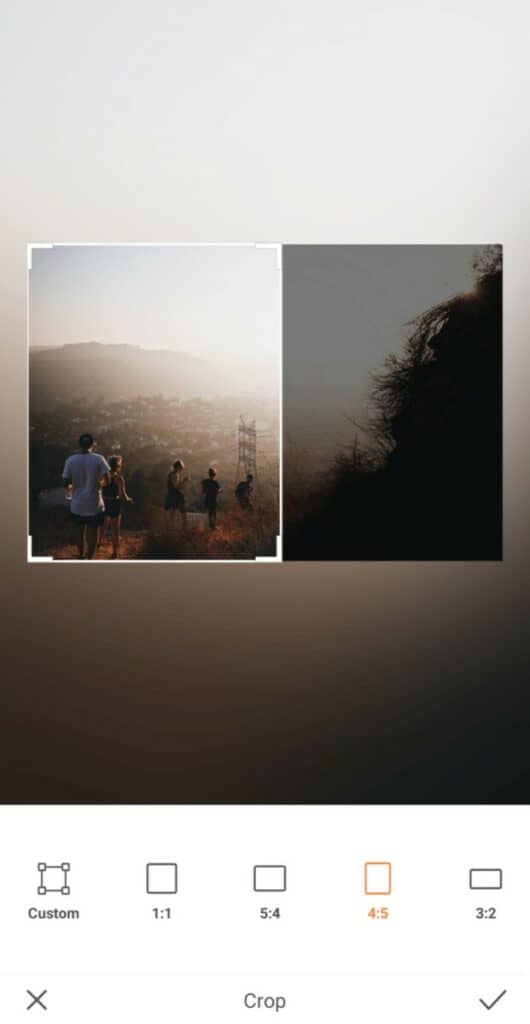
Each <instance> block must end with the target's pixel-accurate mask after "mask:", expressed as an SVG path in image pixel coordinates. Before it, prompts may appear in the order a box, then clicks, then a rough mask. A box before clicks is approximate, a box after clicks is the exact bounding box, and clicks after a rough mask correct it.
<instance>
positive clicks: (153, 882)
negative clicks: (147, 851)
mask: <svg viewBox="0 0 530 1024" xmlns="http://www.w3.org/2000/svg"><path fill="white" fill-rule="evenodd" d="M146 890H147V892H148V893H151V894H152V895H153V896H174V895H175V893H176V892H177V891H178V868H177V865H176V864H148V865H147V867H146Z"/></svg>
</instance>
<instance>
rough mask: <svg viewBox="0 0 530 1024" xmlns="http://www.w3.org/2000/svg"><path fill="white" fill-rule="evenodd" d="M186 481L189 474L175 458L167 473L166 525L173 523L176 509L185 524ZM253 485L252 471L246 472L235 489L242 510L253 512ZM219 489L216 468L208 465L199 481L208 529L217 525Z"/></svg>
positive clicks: (180, 461)
mask: <svg viewBox="0 0 530 1024" xmlns="http://www.w3.org/2000/svg"><path fill="white" fill-rule="evenodd" d="M187 483H189V476H188V475H187V473H186V467H185V465H184V463H183V461H182V459H177V460H176V462H174V463H173V469H172V470H171V472H169V473H168V475H167V494H166V500H165V503H164V508H165V509H166V512H167V517H168V527H171V526H172V525H173V524H174V520H175V515H176V512H177V511H179V512H180V513H181V515H182V522H183V525H184V526H186V522H187V518H186V516H187V502H186V495H185V490H184V489H185V487H186V484H187ZM253 485H254V477H253V475H252V473H247V476H246V477H245V479H244V480H241V481H240V482H239V483H238V485H237V487H236V489H235V496H236V500H237V502H238V504H239V507H240V508H241V509H242V510H243V511H244V512H253V510H254V505H253V502H252V491H253ZM221 490H222V488H221V485H220V483H219V481H218V480H217V470H216V469H214V468H213V466H210V469H209V470H208V476H207V477H206V479H205V480H202V481H201V491H202V497H203V501H204V507H205V509H206V511H207V513H208V525H209V527H210V530H215V528H216V525H217V508H218V505H219V495H220V493H221Z"/></svg>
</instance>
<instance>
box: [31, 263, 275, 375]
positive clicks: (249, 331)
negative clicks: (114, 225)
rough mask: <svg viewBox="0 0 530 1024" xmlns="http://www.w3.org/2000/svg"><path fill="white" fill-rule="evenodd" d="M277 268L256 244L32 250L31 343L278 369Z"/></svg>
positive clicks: (33, 344) (34, 344)
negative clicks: (250, 361) (264, 363)
mask: <svg viewBox="0 0 530 1024" xmlns="http://www.w3.org/2000/svg"><path fill="white" fill-rule="evenodd" d="M276 259H277V254H276V252H275V251H274V250H271V249H257V248H256V247H255V246H251V245H249V246H209V247H204V246H185V247H184V246H56V247H54V248H52V249H35V250H33V260H32V270H31V274H30V317H31V319H30V334H31V337H30V341H31V344H32V346H50V345H51V346H57V345H64V344H69V343H73V342H74V343H75V342H87V341H97V342H103V343H108V344H110V343H126V344H131V345H140V346H142V347H143V348H148V349H159V348H171V349H176V350H178V351H181V352H187V353H190V354H192V355H198V356H203V357H207V358H212V359H215V360H220V359H222V358H223V357H224V356H225V355H235V356H236V357H237V356H238V355H241V356H243V355H245V354H249V353H250V354H252V356H253V357H254V358H257V359H258V360H260V359H272V360H274V361H276V360H277V359H278V353H279V315H280V314H279V294H280V292H279V284H280V275H279V273H278V271H277V269H276Z"/></svg>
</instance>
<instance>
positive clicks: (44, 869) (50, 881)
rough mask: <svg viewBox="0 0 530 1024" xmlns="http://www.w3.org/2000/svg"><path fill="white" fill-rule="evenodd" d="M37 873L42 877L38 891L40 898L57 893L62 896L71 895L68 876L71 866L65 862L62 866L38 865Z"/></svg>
mask: <svg viewBox="0 0 530 1024" xmlns="http://www.w3.org/2000/svg"><path fill="white" fill-rule="evenodd" d="M37 871H38V872H39V875H40V884H39V887H38V889H37V892H38V894H39V896H47V895H48V893H52V892H56V893H60V894H61V896H69V895H70V892H71V890H70V886H69V884H68V875H69V874H70V864H69V863H68V862H67V861H64V862H63V863H62V864H44V863H43V862H41V863H40V864H37Z"/></svg>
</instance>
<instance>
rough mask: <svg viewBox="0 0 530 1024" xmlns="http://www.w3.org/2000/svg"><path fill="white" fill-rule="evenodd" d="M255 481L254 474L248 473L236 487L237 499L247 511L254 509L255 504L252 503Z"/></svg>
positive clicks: (240, 505)
mask: <svg viewBox="0 0 530 1024" xmlns="http://www.w3.org/2000/svg"><path fill="white" fill-rule="evenodd" d="M253 482H254V477H253V476H252V473H247V475H246V478H245V479H244V480H241V481H240V482H239V483H238V485H237V487H236V491H235V494H236V498H237V501H238V502H239V507H240V508H242V509H243V510H244V511H245V512H253V511H254V505H253V504H252V491H253V487H252V484H253Z"/></svg>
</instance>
